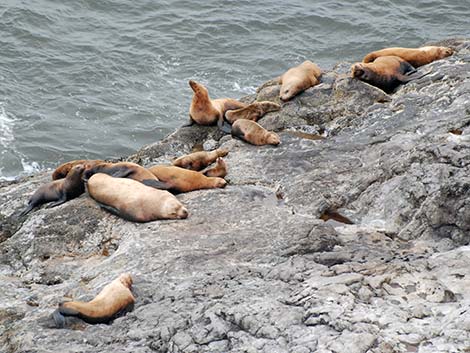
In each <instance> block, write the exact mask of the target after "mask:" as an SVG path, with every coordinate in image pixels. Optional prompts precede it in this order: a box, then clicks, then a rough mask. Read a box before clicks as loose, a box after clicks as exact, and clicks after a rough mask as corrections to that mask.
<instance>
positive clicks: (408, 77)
mask: <svg viewBox="0 0 470 353" xmlns="http://www.w3.org/2000/svg"><path fill="white" fill-rule="evenodd" d="M431 72H432V69H429V70H427V71H425V72H420V71H415V72H411V73H408V74H406V75H402V77H400V81H401V82H403V83H406V82H410V81H413V80H418V79H420V78H422V77H424V76H426V75H429V74H430V73H431Z"/></svg>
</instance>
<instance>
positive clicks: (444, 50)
mask: <svg viewBox="0 0 470 353" xmlns="http://www.w3.org/2000/svg"><path fill="white" fill-rule="evenodd" d="M439 51H440V57H441V59H442V58H446V57H448V56H451V55H452V54H454V49H452V48H449V47H439Z"/></svg>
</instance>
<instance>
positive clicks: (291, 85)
mask: <svg viewBox="0 0 470 353" xmlns="http://www.w3.org/2000/svg"><path fill="white" fill-rule="evenodd" d="M321 74H322V72H321V69H320V68H319V67H318V66H317V65H316V64H314V63H312V62H311V61H309V60H306V61H304V62H303V63H302V64H300V65H298V66H296V67H293V68H291V69H289V70H287V71H286V72H285V73H284V74H283V75H282V76H281V78H280V83H281V92H280V94H279V97H280V98H281V100H282V101H284V102H286V101H288V100H289V99H291V98H293V97H294V96H296V95H297V94H299V93H301V92H303V91H305V90H306V89H307V88H310V87H313V86H315V85H318V84H319V83H320V78H321Z"/></svg>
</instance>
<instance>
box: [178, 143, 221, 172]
mask: <svg viewBox="0 0 470 353" xmlns="http://www.w3.org/2000/svg"><path fill="white" fill-rule="evenodd" d="M227 154H228V150H225V149H223V148H218V149H216V150H213V151H209V152H207V151H200V152H194V153H190V154H188V155H185V156H181V157H179V158H177V159H175V160H174V161H173V165H175V166H177V167H181V168H185V169H191V170H195V171H199V170H202V169H204V168H205V167H207V166H208V165H210V164H212V163H214V161H215V160H216V159H217V158H219V157H225V156H226V155H227Z"/></svg>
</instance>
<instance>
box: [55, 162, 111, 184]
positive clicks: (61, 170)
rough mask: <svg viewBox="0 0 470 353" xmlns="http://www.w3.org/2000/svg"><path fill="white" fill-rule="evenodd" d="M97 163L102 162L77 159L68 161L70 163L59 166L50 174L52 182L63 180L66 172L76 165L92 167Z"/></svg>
mask: <svg viewBox="0 0 470 353" xmlns="http://www.w3.org/2000/svg"><path fill="white" fill-rule="evenodd" d="M98 163H104V161H102V160H100V159H78V160H75V161H70V162H67V163H64V164H61V165H60V166H58V167H57V168H56V169H55V170H54V172H53V173H52V180H57V179H62V178H65V177H66V176H67V174H68V172H69V171H70V169H72V167H74V166H76V165H78V164H87V165H90V166H92V165H95V164H98Z"/></svg>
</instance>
